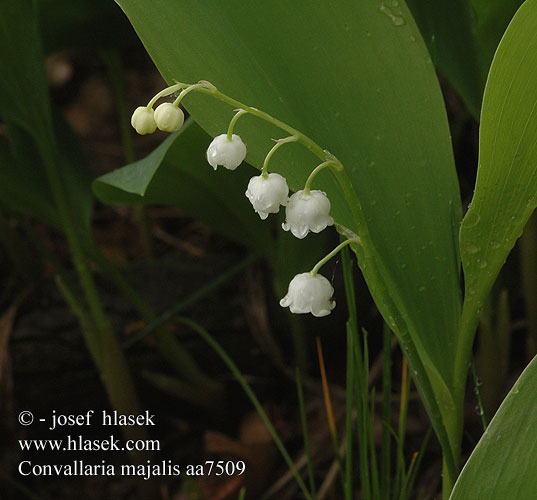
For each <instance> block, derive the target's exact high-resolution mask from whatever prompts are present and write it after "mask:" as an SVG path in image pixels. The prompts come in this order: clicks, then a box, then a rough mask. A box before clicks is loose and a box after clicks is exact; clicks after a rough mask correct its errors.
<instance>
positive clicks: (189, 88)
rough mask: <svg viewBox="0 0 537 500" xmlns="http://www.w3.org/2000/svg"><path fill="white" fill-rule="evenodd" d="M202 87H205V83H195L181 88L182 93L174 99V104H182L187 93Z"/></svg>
mask: <svg viewBox="0 0 537 500" xmlns="http://www.w3.org/2000/svg"><path fill="white" fill-rule="evenodd" d="M201 88H205V84H204V83H195V84H194V85H189V86H188V87H187V88H186V89H183V90H181V93H180V94H179V95H178V96H177V99H175V101H173V105H174V106H179V104H181V101H182V100H183V98H184V97H185V96H186V95H188V94H190V92H192V91H194V90H199V89H201Z"/></svg>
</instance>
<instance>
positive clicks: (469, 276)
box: [460, 0, 537, 331]
mask: <svg viewBox="0 0 537 500" xmlns="http://www.w3.org/2000/svg"><path fill="white" fill-rule="evenodd" d="M535 26H537V0H528V1H527V2H526V3H524V5H522V7H521V8H520V10H519V11H518V12H517V14H516V15H515V17H514V18H513V20H512V22H511V24H510V25H509V27H508V29H507V31H506V33H505V35H504V37H503V39H502V41H501V43H500V45H499V47H498V51H497V52H496V55H495V56H494V61H493V63H492V67H491V71H490V74H489V78H488V81H487V86H486V89H485V95H484V99H483V108H482V112H481V129H480V136H479V143H480V151H479V166H478V172H477V181H476V187H475V193H474V197H473V200H472V203H471V206H470V208H469V210H468V212H467V214H466V216H465V217H464V221H463V223H462V227H461V233H460V242H461V254H462V262H463V266H464V273H465V287H466V296H465V307H464V309H465V311H464V318H465V320H464V321H465V323H467V324H468V325H470V326H471V325H472V324H477V317H478V315H479V313H480V311H481V308H482V307H483V303H484V301H485V299H486V296H487V295H488V293H489V291H490V289H491V287H492V284H493V283H494V281H495V279H496V277H497V275H498V273H499V271H500V269H501V267H502V266H503V264H504V262H505V259H506V258H507V255H508V254H509V252H510V251H511V249H512V248H513V246H514V245H515V242H516V240H517V238H518V237H519V236H520V235H521V233H522V230H523V228H524V225H525V224H526V222H527V220H528V218H529V217H530V215H531V214H532V212H533V211H534V209H535V207H536V206H537V140H536V137H537V30H536V29H535ZM470 326H468V331H470V330H471V329H472V328H470Z"/></svg>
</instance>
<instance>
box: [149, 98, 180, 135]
mask: <svg viewBox="0 0 537 500" xmlns="http://www.w3.org/2000/svg"><path fill="white" fill-rule="evenodd" d="M184 122H185V114H184V113H183V111H182V110H181V109H179V108H178V107H177V106H175V105H174V104H172V103H171V102H163V103H162V104H161V105H159V106H158V107H157V109H155V123H156V124H157V127H158V128H159V129H160V130H162V131H164V132H176V131H177V130H179V129H180V128H181V127H182V126H183V123H184Z"/></svg>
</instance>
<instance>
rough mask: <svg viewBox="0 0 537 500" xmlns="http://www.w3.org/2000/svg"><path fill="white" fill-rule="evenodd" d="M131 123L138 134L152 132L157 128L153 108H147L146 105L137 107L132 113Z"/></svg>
mask: <svg viewBox="0 0 537 500" xmlns="http://www.w3.org/2000/svg"><path fill="white" fill-rule="evenodd" d="M131 125H132V126H133V127H134V128H135V129H136V132H138V133H139V134H140V135H145V134H152V133H153V132H154V131H155V130H157V124H156V123H155V112H154V111H153V108H149V109H147V107H146V106H139V107H137V108H136V109H135V110H134V113H133V114H132V118H131Z"/></svg>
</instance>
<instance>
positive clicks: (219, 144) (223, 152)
mask: <svg viewBox="0 0 537 500" xmlns="http://www.w3.org/2000/svg"><path fill="white" fill-rule="evenodd" d="M244 158H246V146H245V144H244V142H242V139H241V138H240V137H239V136H238V135H236V134H233V135H232V136H231V141H228V138H227V134H222V135H219V136H218V137H215V138H214V139H213V142H211V144H210V145H209V148H208V149H207V161H208V162H209V164H210V165H211V167H213V168H214V169H215V170H216V167H218V165H222V166H223V167H225V168H227V169H228V170H235V169H236V168H237V167H238V166H239V165H240V164H241V163H242V162H243V160H244Z"/></svg>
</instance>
